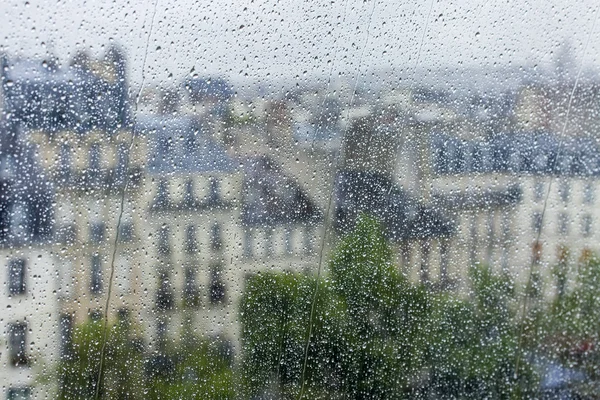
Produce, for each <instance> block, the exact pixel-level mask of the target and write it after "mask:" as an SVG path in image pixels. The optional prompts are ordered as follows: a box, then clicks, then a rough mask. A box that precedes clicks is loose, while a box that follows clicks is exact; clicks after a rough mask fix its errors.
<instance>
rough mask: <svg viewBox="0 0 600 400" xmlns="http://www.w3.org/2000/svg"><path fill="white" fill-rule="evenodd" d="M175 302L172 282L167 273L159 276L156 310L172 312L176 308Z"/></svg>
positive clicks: (164, 272)
mask: <svg viewBox="0 0 600 400" xmlns="http://www.w3.org/2000/svg"><path fill="white" fill-rule="evenodd" d="M174 305H175V300H174V294H173V290H172V289H171V281H170V279H169V274H168V273H167V272H166V271H161V272H160V274H159V283H158V291H157V292H156V308H157V309H159V310H163V311H164V310H170V309H172V308H173V307H174Z"/></svg>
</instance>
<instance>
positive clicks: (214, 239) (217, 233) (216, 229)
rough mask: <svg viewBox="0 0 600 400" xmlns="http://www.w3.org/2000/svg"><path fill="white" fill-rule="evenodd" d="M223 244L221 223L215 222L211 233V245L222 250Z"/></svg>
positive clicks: (212, 247) (214, 248)
mask: <svg viewBox="0 0 600 400" xmlns="http://www.w3.org/2000/svg"><path fill="white" fill-rule="evenodd" d="M222 246H223V241H222V239H221V225H219V223H218V222H215V223H214V224H213V226H212V229H211V233H210V247H211V249H213V250H215V251H216V250H221V247H222Z"/></svg>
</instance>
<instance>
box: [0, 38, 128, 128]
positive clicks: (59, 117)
mask: <svg viewBox="0 0 600 400" xmlns="http://www.w3.org/2000/svg"><path fill="white" fill-rule="evenodd" d="M104 61H106V67H108V66H109V64H110V65H112V67H111V68H112V69H114V71H115V73H114V74H113V79H105V78H103V77H101V76H99V75H98V74H96V73H94V72H92V70H91V69H90V68H88V67H87V66H84V65H76V64H74V65H70V66H64V67H60V66H58V65H57V62H56V61H55V60H52V59H49V60H41V59H40V60H30V59H16V60H9V59H8V58H7V57H6V56H2V57H1V60H0V64H1V65H0V67H1V71H0V81H1V82H0V83H1V85H2V92H3V97H4V104H3V106H4V110H5V111H6V113H7V115H10V120H11V121H12V122H13V123H16V124H17V125H18V126H20V127H21V128H25V129H40V130H43V131H46V132H48V133H51V132H58V131H62V130H72V131H75V132H79V133H85V132H88V131H90V130H92V129H99V130H104V131H106V132H108V133H111V132H113V131H116V130H117V129H119V128H123V127H126V126H127V125H128V124H129V122H130V115H129V103H128V94H127V91H128V87H127V81H126V79H125V58H124V55H123V54H122V53H121V52H120V51H119V50H118V49H116V48H111V49H110V50H109V51H108V52H107V54H106V56H105V60H104Z"/></svg>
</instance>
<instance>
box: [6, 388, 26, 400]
mask: <svg viewBox="0 0 600 400" xmlns="http://www.w3.org/2000/svg"><path fill="white" fill-rule="evenodd" d="M6 398H7V400H29V399H31V389H30V388H28V387H18V388H10V389H8V394H7V396H6Z"/></svg>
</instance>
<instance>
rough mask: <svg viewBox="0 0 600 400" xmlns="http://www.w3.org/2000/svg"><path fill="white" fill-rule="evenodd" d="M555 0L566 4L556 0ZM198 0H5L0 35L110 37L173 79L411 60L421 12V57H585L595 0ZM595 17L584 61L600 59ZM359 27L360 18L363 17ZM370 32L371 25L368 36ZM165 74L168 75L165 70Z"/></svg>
mask: <svg viewBox="0 0 600 400" xmlns="http://www.w3.org/2000/svg"><path fill="white" fill-rule="evenodd" d="M563 3H564V4H563ZM568 3H575V4H567V2H563V1H561V0H552V1H527V0H515V1H496V0H494V1H487V0H465V1H437V0H435V1H434V2H433V3H432V2H431V1H429V0H425V1H417V2H412V1H410V2H409V1H393V0H377V1H376V0H366V1H363V0H347V1H345V0H342V1H340V0H333V1H331V0H328V1H324V0H315V1H295V0H287V1H285V0H284V1H276V0H240V1H225V0H213V1H202V0H201V1H197V0H178V1H167V0H158V2H157V5H156V9H154V4H155V2H154V0H147V1H144V0H129V1H125V0H112V1H108V0H97V1H84V0H63V1H41V0H30V1H23V0H21V1H15V0H4V2H3V4H2V5H0V20H1V21H2V23H0V38H1V39H0V45H1V46H3V48H4V50H5V51H7V52H8V53H9V54H10V55H11V56H14V55H15V54H18V55H23V56H36V55H38V56H40V55H41V54H43V53H44V51H45V47H44V44H46V45H48V44H51V45H52V46H53V49H54V51H55V53H57V54H58V56H59V57H60V58H61V60H63V61H64V59H65V58H67V57H68V56H69V55H70V54H72V53H73V52H74V51H75V49H77V48H81V47H88V48H90V49H91V53H92V54H98V53H101V52H102V51H103V50H102V45H103V44H106V43H107V42H108V41H109V40H115V41H116V42H117V43H119V44H120V45H122V46H123V47H124V48H125V49H126V50H127V53H128V59H129V63H130V78H131V80H132V81H133V82H134V83H139V82H140V80H141V75H142V72H141V67H142V63H143V59H144V50H145V47H146V40H147V38H148V32H149V29H150V25H151V19H152V15H153V13H154V11H156V14H155V18H154V24H153V27H152V32H151V35H150V41H149V46H148V57H147V62H146V69H145V71H146V76H147V81H149V82H165V81H167V80H168V79H175V80H177V81H180V80H181V79H182V78H183V77H185V76H186V75H188V74H189V72H190V70H191V69H192V68H195V71H196V72H197V73H198V74H200V75H205V74H206V75H213V74H219V75H225V76H227V77H229V78H230V79H233V80H234V81H237V82H253V81H257V80H259V81H265V80H268V79H286V80H289V81H290V82H293V79H294V78H295V77H296V76H299V77H300V79H302V77H303V76H304V74H307V75H311V76H312V75H327V74H328V73H329V70H330V68H331V64H330V63H333V71H334V75H336V74H338V73H348V74H349V76H355V75H356V72H357V70H359V69H360V71H361V72H365V71H369V70H371V69H373V68H396V69H398V70H403V69H411V68H413V67H414V65H415V62H416V58H417V53H418V49H419V47H420V43H421V38H422V36H423V29H424V28H425V25H426V20H427V16H428V14H429V10H430V7H431V14H429V22H428V24H427V25H428V27H427V32H426V34H425V37H424V40H423V45H422V50H421V55H420V58H419V65H420V66H421V67H429V66H431V67H433V68H436V69H437V68H443V67H456V66H482V67H488V66H495V65H509V64H510V65H513V66H514V65H517V66H518V65H533V64H539V65H542V66H543V65H548V64H549V63H550V62H551V61H552V59H553V57H554V56H553V51H556V50H557V49H558V47H559V46H560V45H561V43H562V42H563V41H564V40H565V39H568V40H570V42H571V44H572V46H573V53H574V55H575V56H576V57H577V59H578V60H579V61H581V59H582V53H583V47H584V44H585V41H586V40H587V38H588V36H589V35H590V31H591V28H592V23H593V20H594V16H595V12H596V11H597V10H596V7H598V3H597V1H593V0H585V1H577V2H568ZM599 25H600V23H599V24H597V25H596V27H595V31H594V33H593V35H592V36H591V40H590V46H589V49H588V52H587V55H586V57H585V61H584V63H585V65H586V67H590V68H591V67H593V68H597V67H600V57H599V54H598V52H599V51H600V26H599ZM367 28H368V29H367ZM367 36H368V37H367ZM169 77H171V78H169Z"/></svg>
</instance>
